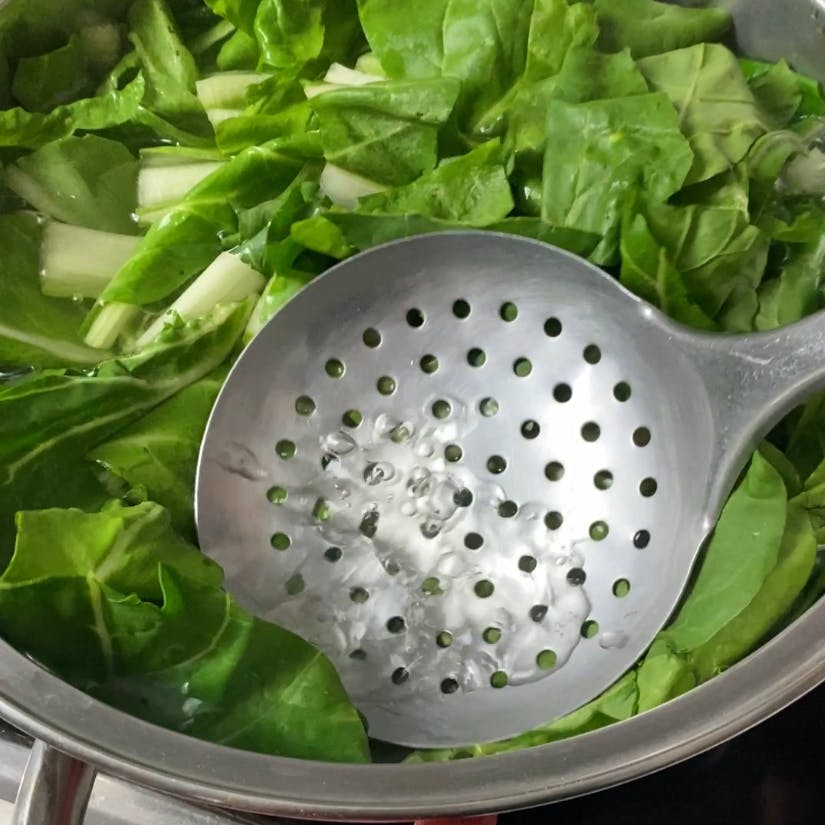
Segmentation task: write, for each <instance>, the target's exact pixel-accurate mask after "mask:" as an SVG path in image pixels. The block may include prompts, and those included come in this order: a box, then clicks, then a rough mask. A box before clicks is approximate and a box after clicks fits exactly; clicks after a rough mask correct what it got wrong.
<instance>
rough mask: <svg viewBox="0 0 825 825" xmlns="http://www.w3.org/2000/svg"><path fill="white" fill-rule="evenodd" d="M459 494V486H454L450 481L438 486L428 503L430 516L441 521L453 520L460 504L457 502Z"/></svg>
mask: <svg viewBox="0 0 825 825" xmlns="http://www.w3.org/2000/svg"><path fill="white" fill-rule="evenodd" d="M457 494H458V486H457V485H456V484H453V482H452V481H450V480H449V479H446V480H444V481H441V482H439V483H438V484H436V485H435V487H434V488H433V489H432V492H431V494H430V498H429V501H428V502H427V503H428V505H429V508H428V509H429V511H430V514H431V515H432V516H434V517H435V518H437V519H440V520H441V521H446V520H447V519H449V518H452V516H453V515H454V514H455V511H456V510H457V509H458V504H457V502H456V500H455V497H456V495H457Z"/></svg>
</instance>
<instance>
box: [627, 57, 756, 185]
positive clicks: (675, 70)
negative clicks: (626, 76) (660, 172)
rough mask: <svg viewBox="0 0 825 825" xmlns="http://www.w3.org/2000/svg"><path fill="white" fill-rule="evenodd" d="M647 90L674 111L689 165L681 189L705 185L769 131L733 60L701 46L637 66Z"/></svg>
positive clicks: (741, 156) (736, 63)
mask: <svg viewBox="0 0 825 825" xmlns="http://www.w3.org/2000/svg"><path fill="white" fill-rule="evenodd" d="M639 68H640V69H641V70H642V73H643V74H644V76H645V77H646V78H647V81H648V83H649V84H650V86H651V88H652V89H653V90H655V91H660V92H665V93H666V94H667V95H668V97H669V98H670V99H671V100H672V101H673V104H674V105H675V106H676V108H677V109H678V111H679V125H680V127H681V128H682V130H683V132H684V133H685V135H686V136H687V138H688V140H689V141H690V148H691V149H692V150H693V154H694V161H693V166H692V167H691V169H690V173H689V175H688V177H687V181H686V182H687V183H696V182H698V181H703V180H707V179H708V178H712V177H713V176H714V175H717V174H719V173H720V172H724V171H725V170H726V169H730V168H731V167H732V166H734V165H735V164H737V163H739V161H740V160H742V158H744V157H745V155H747V153H748V150H749V149H750V148H751V146H752V145H753V143H754V141H755V140H756V139H757V138H758V137H760V136H761V135H763V134H764V133H765V132H766V131H767V130H768V128H769V125H768V124H767V123H766V122H765V119H764V117H763V115H762V113H761V112H760V109H759V106H758V104H757V102H756V98H755V97H754V95H753V92H752V91H751V90H750V88H749V87H748V84H747V82H746V81H745V78H744V76H743V75H742V70H741V69H740V67H739V64H738V62H737V60H736V58H735V57H734V55H733V54H732V53H731V52H730V51H729V50H728V49H726V48H725V47H724V46H720V45H718V44H714V43H701V44H699V45H697V46H691V47H690V48H687V49H679V50H678V51H673V52H668V53H666V54H660V55H656V56H653V57H647V58H644V59H643V60H640V61H639Z"/></svg>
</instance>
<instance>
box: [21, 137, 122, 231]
mask: <svg viewBox="0 0 825 825" xmlns="http://www.w3.org/2000/svg"><path fill="white" fill-rule="evenodd" d="M137 173H138V163H137V160H136V159H135V158H134V157H133V155H132V154H131V152H129V151H128V150H127V149H126V148H125V147H124V146H123V145H122V144H120V143H118V142H116V141H113V140H106V139H105V138H101V137H98V136H97V135H85V136H84V137H67V138H63V139H62V140H58V141H54V142H53V143H47V144H46V145H45V146H43V147H42V148H41V149H38V150H37V151H36V152H33V153H31V154H30V155H24V156H23V157H22V158H20V160H18V161H17V163H16V164H14V165H13V166H11V167H10V168H9V169H8V170H7V171H6V183H7V185H8V186H9V188H11V189H12V190H14V191H15V192H16V193H17V194H18V195H20V197H21V198H23V199H24V200H26V201H27V202H28V203H29V204H31V205H32V206H33V207H34V208H35V209H37V210H39V211H40V212H43V213H44V214H46V215H49V216H50V217H52V218H56V219H57V220H59V221H63V222H64V223H70V224H74V225H76V226H87V227H89V228H90V229H101V230H103V231H106V232H118V233H121V234H134V233H136V232H137V225H136V223H135V221H134V218H133V217H132V216H133V214H134V211H135V209H136V208H137Z"/></svg>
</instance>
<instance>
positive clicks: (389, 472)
mask: <svg viewBox="0 0 825 825" xmlns="http://www.w3.org/2000/svg"><path fill="white" fill-rule="evenodd" d="M394 476H395V467H393V466H392V464H390V463H389V462H388V461H371V462H370V463H369V464H367V466H366V469H365V470H364V481H366V482H367V484H369V485H370V486H371V487H374V486H375V485H376V484H381V482H383V481H390V480H391V479H392V478H393V477H394Z"/></svg>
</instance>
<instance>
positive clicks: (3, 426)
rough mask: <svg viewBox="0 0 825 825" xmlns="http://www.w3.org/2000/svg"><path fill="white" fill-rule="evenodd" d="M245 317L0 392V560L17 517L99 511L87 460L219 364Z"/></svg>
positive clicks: (241, 311)
mask: <svg viewBox="0 0 825 825" xmlns="http://www.w3.org/2000/svg"><path fill="white" fill-rule="evenodd" d="M249 311H250V306H249V304H241V305H237V306H227V307H221V308H219V309H218V310H216V311H215V312H214V313H213V315H212V316H210V317H208V318H206V319H203V320H200V321H197V322H193V323H190V324H187V325H184V326H182V327H180V328H177V329H169V330H168V331H167V332H166V333H164V336H163V337H162V338H161V340H160V341H159V343H158V344H157V345H155V346H153V347H151V348H149V349H147V350H146V351H145V352H143V353H141V354H140V355H136V356H133V357H131V358H120V359H116V360H111V361H106V362H104V363H102V364H101V365H100V366H99V367H97V368H96V369H95V370H94V371H92V372H91V373H88V374H71V373H62V372H57V371H54V372H45V373H41V374H36V375H34V376H32V377H30V378H28V379H24V380H22V381H19V382H17V383H14V384H12V385H10V386H8V387H5V388H0V556H5V558H8V556H9V555H10V553H11V536H13V520H14V514H15V513H16V512H17V511H18V510H24V509H35V508H41V507H68V506H83V507H84V508H85V507H88V506H89V504H90V503H91V504H92V506H95V505H96V504H99V503H100V501H101V500H102V495H101V494H102V492H103V488H102V487H100V485H99V483H98V482H97V478H96V476H95V474H94V472H93V466H92V464H91V463H89V464H88V465H87V464H86V461H85V456H86V455H87V454H88V453H89V451H90V450H92V449H93V448H94V447H95V446H97V445H98V444H101V443H102V442H104V441H106V440H108V439H110V438H111V437H112V436H113V435H114V434H115V433H116V432H117V431H118V430H120V429H122V428H123V427H126V426H128V425H129V424H131V423H133V422H135V421H137V420H138V419H139V418H141V416H143V415H145V414H146V413H148V412H149V411H151V410H152V409H153V408H154V407H156V406H157V405H158V404H161V403H162V402H163V401H166V400H167V399H168V398H171V397H172V396H173V395H175V394H176V393H177V392H178V391H180V390H182V389H184V388H186V387H188V386H189V385H190V384H191V383H193V382H194V381H197V380H198V379H200V378H202V377H204V376H205V375H207V374H208V373H210V372H211V371H212V370H214V369H215V368H216V367H218V366H219V365H220V364H221V363H223V361H224V359H226V357H227V356H228V355H229V353H230V352H231V350H232V347H233V346H234V344H235V342H236V341H237V339H238V338H239V337H240V335H241V333H242V331H243V329H244V326H245V325H246V321H247V318H248V316H249ZM55 467H62V468H64V472H61V473H55V472H54V468H55Z"/></svg>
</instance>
